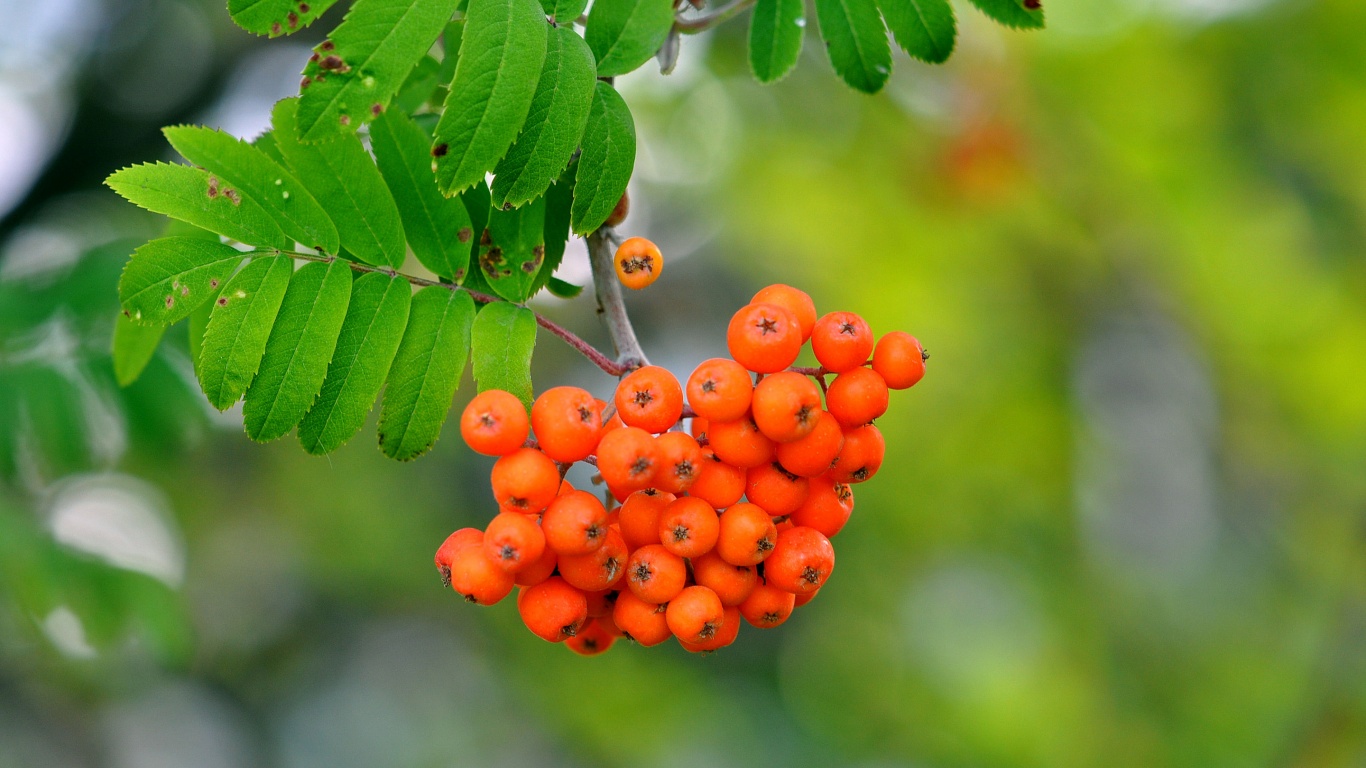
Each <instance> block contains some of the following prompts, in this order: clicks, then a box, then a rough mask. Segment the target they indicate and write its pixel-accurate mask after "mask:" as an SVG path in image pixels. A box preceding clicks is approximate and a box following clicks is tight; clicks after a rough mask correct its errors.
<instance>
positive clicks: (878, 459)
mask: <svg viewBox="0 0 1366 768" xmlns="http://www.w3.org/2000/svg"><path fill="white" fill-rule="evenodd" d="M886 452H887V443H886V441H884V440H883V439H882V432H880V431H879V430H878V428H877V427H875V426H873V425H872V424H865V425H864V426H862V427H856V428H854V429H846V430H845V431H844V449H843V450H841V451H840V457H839V458H838V459H836V460H835V465H834V466H832V467H831V468H830V477H832V478H833V479H834V480H835V481H836V482H840V483H862V482H864V481H865V480H871V479H872V477H873V475H876V474H877V471H878V470H879V469H881V468H882V457H883V456H884V455H885V454H886Z"/></svg>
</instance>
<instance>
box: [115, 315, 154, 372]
mask: <svg viewBox="0 0 1366 768" xmlns="http://www.w3.org/2000/svg"><path fill="white" fill-rule="evenodd" d="M165 333H166V326H164V325H156V326H151V325H139V324H137V323H135V322H133V321H132V320H129V319H128V316H127V315H125V314H123V313H122V312H120V313H119V314H118V317H116V318H114V341H113V354H114V378H115V379H117V380H118V382H119V386H121V387H126V386H128V385H129V384H132V383H133V382H135V381H137V380H138V377H139V376H141V375H142V371H143V369H144V368H146V367H147V364H148V363H149V362H151V361H152V355H153V354H155V353H156V351H157V345H158V344H160V343H161V337H162V336H163V335H164V334H165Z"/></svg>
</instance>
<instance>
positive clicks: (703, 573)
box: [692, 552, 759, 607]
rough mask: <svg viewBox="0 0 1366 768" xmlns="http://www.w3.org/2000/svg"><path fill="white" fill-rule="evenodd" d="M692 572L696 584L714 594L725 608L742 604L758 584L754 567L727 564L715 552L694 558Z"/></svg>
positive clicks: (757, 575) (757, 576)
mask: <svg viewBox="0 0 1366 768" xmlns="http://www.w3.org/2000/svg"><path fill="white" fill-rule="evenodd" d="M692 572H693V578H694V579H696V580H697V583H698V584H700V585H702V586H704V587H706V588H708V589H710V590H711V591H713V592H715V593H716V596H717V597H719V598H721V605H724V606H726V607H730V606H732V605H739V604H740V603H743V602H744V601H745V598H747V597H749V593H750V592H753V591H754V586H755V585H756V584H758V583H759V574H758V572H757V571H755V570H754V566H751V565H734V564H732V563H728V562H726V561H725V560H722V559H721V556H720V555H718V554H716V553H715V552H708V553H707V554H705V555H702V556H701V557H694V558H693V559H692Z"/></svg>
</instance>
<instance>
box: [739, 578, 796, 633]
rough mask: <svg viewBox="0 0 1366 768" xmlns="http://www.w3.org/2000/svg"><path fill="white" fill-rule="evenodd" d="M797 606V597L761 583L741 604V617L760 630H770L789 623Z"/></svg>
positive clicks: (756, 585)
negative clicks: (789, 617) (789, 618)
mask: <svg viewBox="0 0 1366 768" xmlns="http://www.w3.org/2000/svg"><path fill="white" fill-rule="evenodd" d="M795 604H796V595H793V594H792V593H791V592H784V591H783V590H781V589H778V588H777V587H774V586H771V585H769V584H766V583H762V582H761V583H759V584H755V585H754V590H753V591H752V592H750V593H749V597H747V598H745V601H744V602H743V603H740V615H741V616H744V617H745V621H748V622H749V623H750V624H751V625H753V626H756V627H758V628H759V629H769V628H770V627H776V626H778V625H779V624H782V623H783V622H784V621H787V617H788V616H791V615H792V609H793V608H794V607H795Z"/></svg>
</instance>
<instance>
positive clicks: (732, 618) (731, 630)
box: [678, 607, 740, 653]
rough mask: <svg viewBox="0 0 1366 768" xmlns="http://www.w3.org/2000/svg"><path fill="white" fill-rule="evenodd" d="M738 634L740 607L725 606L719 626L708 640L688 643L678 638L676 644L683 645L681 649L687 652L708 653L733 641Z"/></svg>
mask: <svg viewBox="0 0 1366 768" xmlns="http://www.w3.org/2000/svg"><path fill="white" fill-rule="evenodd" d="M739 636H740V609H739V608H735V607H729V608H725V609H724V610H723V611H722V613H721V626H720V627H718V628H717V630H716V632H715V634H713V635H712V636H711V638H710V639H708V640H703V641H702V642H700V643H690V642H688V641H687V640H684V639H683V638H679V639H678V644H679V645H681V646H683V650H685V651H688V652H689V653H710V652H712V651H716V650H720V649H722V648H725V647H726V646H728V645H730V644H731V643H733V642H735V638H737V637H739Z"/></svg>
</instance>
